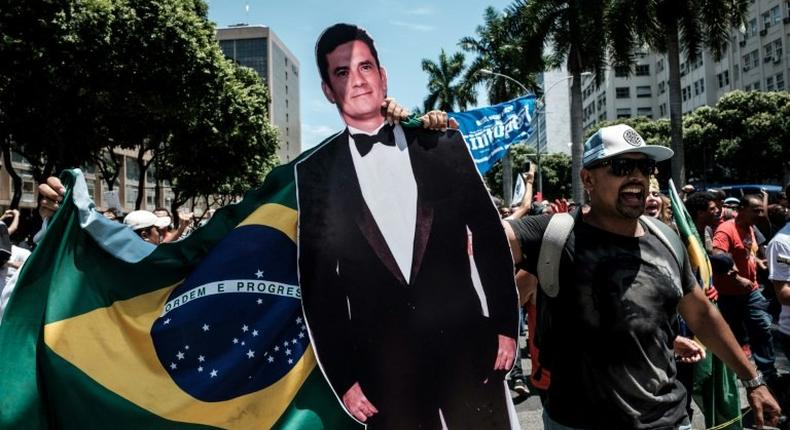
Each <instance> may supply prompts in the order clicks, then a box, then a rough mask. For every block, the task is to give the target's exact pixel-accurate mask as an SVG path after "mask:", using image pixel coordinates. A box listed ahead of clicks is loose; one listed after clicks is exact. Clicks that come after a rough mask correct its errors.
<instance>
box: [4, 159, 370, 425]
mask: <svg viewBox="0 0 790 430" xmlns="http://www.w3.org/2000/svg"><path fill="white" fill-rule="evenodd" d="M62 180H63V182H64V185H66V187H67V192H66V195H65V198H64V203H63V204H62V208H61V209H60V210H58V212H57V213H56V214H55V216H54V217H53V218H52V220H51V222H50V224H49V228H48V231H47V233H46V235H45V236H44V239H43V240H42V242H41V243H40V244H39V246H38V248H37V249H36V250H35V252H34V253H33V254H32V255H31V257H30V258H29V260H28V261H27V263H26V265H25V266H24V267H23V269H22V271H21V272H20V276H19V280H18V283H17V286H16V289H15V290H14V293H13V295H12V297H11V300H10V302H9V306H8V309H7V310H6V313H5V315H4V317H3V321H2V324H1V325H0V363H3V364H2V366H0V428H8V429H12V428H13V429H17V428H19V429H21V428H24V429H45V428H62V429H93V428H95V429H107V428H115V429H142V428H145V429H176V428H177V429H190V428H194V429H219V428H222V429H265V428H275V429H288V430H291V429H352V428H353V429H357V428H361V426H360V425H359V424H358V423H357V422H356V421H354V420H352V419H351V418H349V417H348V415H346V413H345V412H344V411H343V410H342V408H341V406H340V404H339V402H338V399H337V398H336V397H335V396H334V394H333V393H332V391H331V390H330V388H329V386H328V385H327V383H326V382H325V380H324V378H323V375H322V374H321V372H320V370H319V368H318V366H317V365H316V359H315V356H314V354H313V351H312V349H311V346H310V341H309V336H308V333H307V329H306V327H305V323H304V321H303V318H302V310H301V300H300V290H299V287H298V280H297V272H296V267H297V266H296V256H297V251H296V222H297V217H296V209H295V208H296V200H295V187H294V177H293V163H291V164H288V165H284V166H281V167H278V168H276V169H275V170H273V171H272V172H271V173H270V174H269V175H268V176H267V178H266V180H265V182H264V184H263V185H262V186H261V187H260V188H259V189H257V190H254V191H251V192H249V193H248V194H247V195H246V196H245V197H244V199H243V200H242V201H241V202H239V203H237V204H233V205H230V206H228V207H225V208H222V209H220V210H218V211H216V213H215V215H214V216H213V217H212V218H211V220H210V221H209V222H208V223H207V224H206V225H205V226H204V227H202V228H200V229H198V230H196V231H195V232H194V233H193V234H191V235H190V236H188V237H187V238H185V239H183V240H181V241H178V242H173V243H166V244H162V245H160V246H157V247H154V246H152V245H150V244H148V243H145V242H142V241H141V240H140V239H139V238H137V237H136V236H135V235H134V233H133V232H132V231H131V230H130V229H128V228H127V227H125V226H123V225H121V224H118V223H114V222H111V221H108V220H104V219H103V217H102V216H101V215H100V214H98V213H97V212H96V211H95V210H93V203H92V202H91V201H90V199H89V198H88V192H87V187H86V185H85V182H84V180H83V179H82V176H81V174H80V172H79V171H78V170H74V171H67V172H64V174H63V176H62Z"/></svg>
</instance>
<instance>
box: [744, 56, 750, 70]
mask: <svg viewBox="0 0 790 430" xmlns="http://www.w3.org/2000/svg"><path fill="white" fill-rule="evenodd" d="M751 64H752V54H746V55H744V56H743V70H744V71H747V70H749V68H750V67H749V66H750V65H751Z"/></svg>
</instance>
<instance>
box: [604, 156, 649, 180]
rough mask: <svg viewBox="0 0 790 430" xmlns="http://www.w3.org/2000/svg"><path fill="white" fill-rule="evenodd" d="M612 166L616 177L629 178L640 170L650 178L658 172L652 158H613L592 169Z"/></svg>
mask: <svg viewBox="0 0 790 430" xmlns="http://www.w3.org/2000/svg"><path fill="white" fill-rule="evenodd" d="M604 166H612V174H614V175H615V176H628V175H630V174H631V172H633V171H634V169H635V168H636V169H639V171H640V172H642V174H643V175H645V176H650V175H652V174H653V172H655V170H656V160H653V159H652V158H612V159H610V160H604V161H601V162H600V163H597V164H595V165H594V166H591V168H592V169H597V168H598V167H604Z"/></svg>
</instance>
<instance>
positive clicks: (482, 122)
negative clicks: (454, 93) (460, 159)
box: [448, 95, 536, 174]
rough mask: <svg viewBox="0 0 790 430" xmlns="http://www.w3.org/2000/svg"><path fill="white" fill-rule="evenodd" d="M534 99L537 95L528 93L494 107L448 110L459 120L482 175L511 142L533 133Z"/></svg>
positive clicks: (462, 132)
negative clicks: (462, 110)
mask: <svg viewBox="0 0 790 430" xmlns="http://www.w3.org/2000/svg"><path fill="white" fill-rule="evenodd" d="M535 101H536V99H535V96H534V95H527V96H523V97H519V98H517V99H515V100H511V101H509V102H505V103H500V104H498V105H494V106H487V107H484V108H479V109H474V110H470V111H466V112H451V113H448V115H449V116H450V117H451V118H453V119H454V120H456V121H457V122H458V127H459V129H460V130H461V134H463V135H464V140H465V141H466V144H467V145H468V146H469V150H470V151H471V152H472V158H474V160H475V164H476V165H477V170H479V171H480V173H481V174H484V173H486V172H487V171H488V170H489V169H491V166H493V165H494V163H496V162H497V161H499V159H501V158H502V157H504V156H505V153H506V151H507V148H508V147H510V145H513V144H514V143H519V142H522V141H525V140H527V138H528V137H529V136H530V135H531V134H532V127H531V123H532V116H533V115H534V113H535Z"/></svg>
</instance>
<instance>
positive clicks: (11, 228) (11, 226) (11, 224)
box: [0, 209, 19, 235]
mask: <svg viewBox="0 0 790 430" xmlns="http://www.w3.org/2000/svg"><path fill="white" fill-rule="evenodd" d="M0 222H3V224H5V225H6V227H8V234H9V235H13V234H14V233H16V231H17V229H18V228H19V209H8V210H7V211H5V213H3V216H2V217H0Z"/></svg>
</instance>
